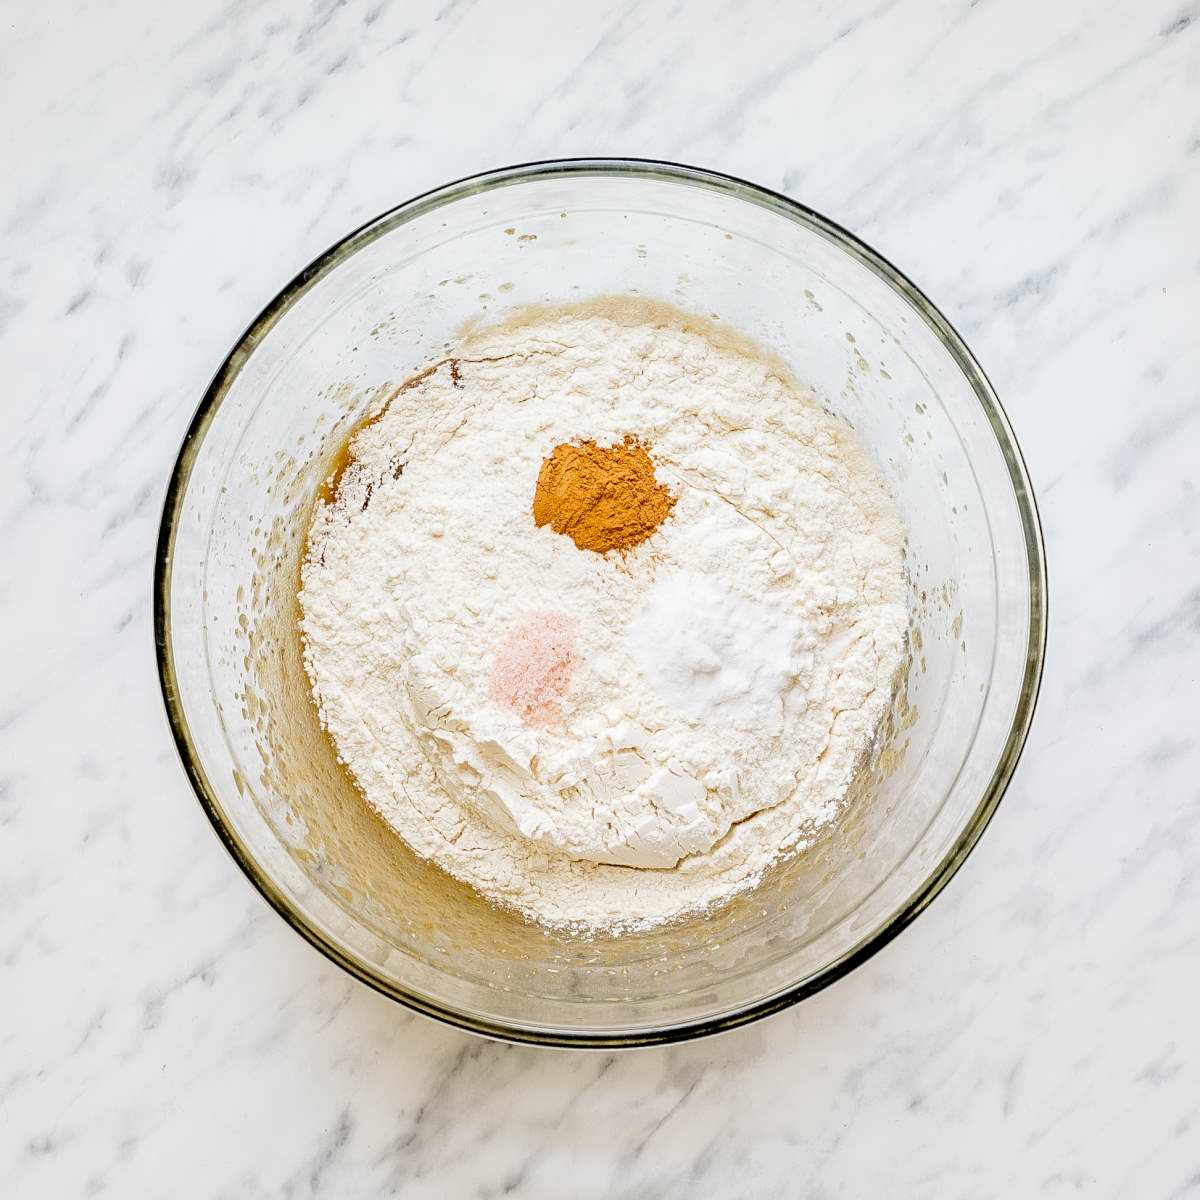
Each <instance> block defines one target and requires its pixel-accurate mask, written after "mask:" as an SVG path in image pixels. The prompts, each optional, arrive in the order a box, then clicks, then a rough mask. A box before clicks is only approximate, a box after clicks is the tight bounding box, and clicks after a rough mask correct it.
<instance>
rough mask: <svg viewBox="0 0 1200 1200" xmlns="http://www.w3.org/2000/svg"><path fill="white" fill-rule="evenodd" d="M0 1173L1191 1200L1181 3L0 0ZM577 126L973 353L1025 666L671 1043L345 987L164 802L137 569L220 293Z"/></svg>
mask: <svg viewBox="0 0 1200 1200" xmlns="http://www.w3.org/2000/svg"><path fill="white" fill-rule="evenodd" d="M0 101H2V104H3V109H2V111H3V113H4V121H3V125H2V127H0V144H3V147H4V156H3V168H4V169H3V174H2V176H0V228H2V229H3V237H2V238H0V366H2V373H0V380H2V383H3V391H4V398H3V401H2V402H0V446H2V447H3V463H4V469H3V471H0V534H2V537H3V547H4V549H3V553H2V554H0V612H2V613H3V617H4V620H3V626H2V633H0V639H2V640H0V645H2V646H3V653H2V659H0V661H2V663H3V671H2V674H0V897H2V909H0V913H2V916H0V961H2V963H3V975H2V977H0V1015H2V1017H3V1020H2V1022H0V1179H3V1181H4V1182H3V1187H2V1190H3V1193H4V1195H5V1196H13V1197H18V1196H19V1197H26V1196H29V1197H59V1196H62V1197H68V1196H85V1195H108V1196H119V1197H130V1196H162V1195H174V1196H187V1197H191V1196H197V1197H218V1196H221V1197H238V1198H251V1200H253V1198H256V1197H266V1196H288V1197H298V1198H299V1197H311V1196H319V1197H330V1198H332V1197H337V1198H346V1197H359V1196H363V1197H366V1196H382V1195H392V1196H405V1197H408V1196H413V1197H423V1196H478V1197H490V1196H499V1195H508V1196H513V1197H517V1198H519V1200H524V1198H529V1197H543V1196H572V1197H600V1196H616V1197H639V1198H641V1197H660V1196H661V1197H668V1196H671V1197H673V1196H688V1197H693V1196H720V1197H726V1196H739V1197H740V1196H754V1197H766V1196H788V1197H796V1196H799V1197H807V1198H811V1200H828V1198H834V1197H876V1196H887V1197H929V1196H938V1197H941V1196H972V1197H983V1196H1000V1197H1025V1196H1035V1195H1036V1196H1047V1197H1065V1196H1077V1195H1085V1196H1103V1197H1138V1198H1139V1200H1140V1198H1145V1197H1153V1198H1159V1197H1161V1198H1162V1200H1167V1198H1169V1197H1170V1198H1176V1200H1179V1198H1182V1197H1195V1196H1200V1021H1198V1020H1197V1018H1196V1010H1197V1000H1198V998H1200V783H1198V782H1197V781H1198V780H1200V741H1198V740H1197V732H1196V731H1197V713H1198V712H1200V495H1198V493H1197V468H1198V463H1200V7H1198V6H1197V5H1196V4H1195V3H1192V2H1189V0H1144V2H1140V3H1131V2H1130V0H1109V2H1108V3H1087V2H1085V0H1067V2H1064V3H1048V2H1047V0H1037V2H1034V0H1016V2H1009V0H984V2H982V3H979V2H975V3H968V2H967V0H848V2H841V0H839V2H828V3H826V2H821V3H804V4H795V3H782V2H781V3H776V4H771V3H760V2H758V0H738V2H736V3H728V4H716V3H710V2H708V0H704V2H701V3H689V4H687V5H686V6H685V5H684V4H682V3H659V2H657V0H652V2H647V3H633V2H631V0H613V2H594V3H593V2H589V3H582V4H569V5H568V4H563V5H537V4H534V3H532V2H531V0H530V2H520V3H518V2H516V0H510V2H509V3H489V2H484V0H444V2H440V3H437V4H427V3H420V2H417V0H413V2H411V3H401V2H400V0H390V2H389V0H374V2H372V3H367V4H359V3H356V2H353V0H340V2H327V0H314V2H312V3H303V2H291V0H271V2H265V3H256V2H252V0H232V2H231V3H230V2H218V0H191V2H190V3H188V4H163V3H160V2H151V0H119V2H113V3H88V2H86V0H64V2H62V3H58V4H52V3H42V4H33V3H25V4H21V3H18V2H16V0H13V2H11V3H9V4H8V5H7V6H6V7H5V8H4V11H3V14H2V15H0ZM589 153H622V154H632V155H642V156H657V157H665V158H671V159H677V160H682V161H685V162H694V163H697V164H700V165H710V166H714V167H717V168H719V169H723V170H726V171H729V172H732V173H735V174H739V175H743V176H745V177H747V178H750V179H753V180H757V181H759V182H761V183H764V184H767V185H769V186H771V187H774V188H779V189H782V190H784V191H786V192H789V193H790V194H792V195H795V196H797V197H799V198H801V199H803V200H804V201H806V202H807V203H809V204H810V205H812V206H814V207H816V208H818V209H820V210H822V211H824V212H826V213H828V214H830V215H831V216H833V217H835V218H837V219H839V220H841V221H842V222H843V223H845V224H847V225H848V226H849V227H850V228H852V229H853V230H855V231H856V232H858V233H859V234H860V235H862V236H863V237H865V238H866V239H867V240H868V241H870V242H871V243H872V244H874V245H875V246H877V247H878V248H879V249H881V250H882V251H883V252H884V253H885V254H886V255H887V256H889V257H890V258H891V259H893V261H895V262H896V263H898V264H899V265H900V266H901V267H902V268H904V269H905V270H907V271H908V272H909V273H910V274H911V275H912V277H913V278H915V279H916V280H917V281H918V282H920V283H921V284H922V285H923V286H924V287H925V288H926V289H927V290H928V292H929V293H930V294H931V295H932V296H933V297H934V298H935V300H936V301H937V302H938V303H939V304H940V305H941V306H942V307H943V308H944V310H945V311H946V312H947V313H948V314H949V316H950V317H951V319H952V320H953V321H955V322H956V323H957V324H958V326H959V328H960V329H961V330H962V331H963V333H964V334H965V335H966V337H967V339H968V341H969V342H970V343H971V344H972V346H973V347H974V348H975V350H976V352H977V353H978V355H979V357H980V358H981V360H982V361H983V363H984V365H985V367H986V368H987V370H988V371H989V372H990V374H991V376H992V378H993V380H994V382H995V383H996V386H997V388H998V389H999V391H1000V394H1001V396H1002V397H1003V399H1004V401H1005V403H1006V405H1007V407H1008V411H1009V413H1010V415H1011V417H1012V419H1013V423H1014V425H1015V426H1016V429H1017V433H1018V436H1019V437H1020V439H1021V442H1022V444H1023V446H1024V448H1025V451H1026V453H1027V456H1028V460H1029V464H1030V469H1031V471H1032V474H1033V477H1034V480H1035V483H1036V485H1037V487H1038V491H1039V497H1040V500H1041V503H1042V513H1043V518H1044V521H1045V526H1046V535H1047V541H1048V551H1049V561H1050V567H1051V585H1052V634H1051V640H1050V659H1049V667H1048V671H1047V675H1046V680H1045V686H1044V689H1043V696H1042V702H1041V708H1040V712H1039V715H1038V719H1037V721H1036V724H1035V728H1034V732H1033V736H1032V740H1031V742H1030V745H1029V748H1028V751H1027V753H1026V756H1025V759H1024V761H1023V763H1022V765H1021V768H1020V770H1019V772H1018V775H1017V779H1016V781H1015V783H1014V785H1013V787H1012V789H1011V791H1010V793H1009V795H1008V797H1007V799H1006V800H1005V802H1004V804H1003V805H1002V806H1001V808H1000V811H999V814H998V816H997V817H996V820H995V821H994V823H993V825H992V827H991V829H990V830H989V831H988V833H987V835H986V836H985V837H984V839H983V842H982V844H981V845H980V847H979V849H978V850H977V851H976V853H975V855H974V856H973V857H972V859H971V861H970V862H969V863H968V864H967V866H966V868H965V869H964V870H963V871H962V873H961V874H960V875H959V876H958V877H957V878H956V879H955V880H954V882H953V883H952V884H951V886H950V887H949V889H948V890H947V891H946V893H945V894H944V895H942V896H941V897H940V898H939V899H938V900H937V901H936V903H935V904H934V905H933V907H932V909H931V910H930V911H929V912H928V913H926V914H925V915H924V916H923V917H922V918H921V919H920V920H919V921H918V922H917V924H916V925H915V926H914V927H913V928H912V929H910V930H909V931H908V932H906V933H905V934H904V935H903V936H902V937H901V938H900V939H899V940H898V941H896V942H895V943H893V944H892V945H891V946H889V947H888V948H887V949H886V950H884V951H883V952H882V953H881V954H879V955H878V956H877V957H876V958H874V959H873V960H872V961H871V962H870V963H868V964H867V965H866V966H864V967H863V968H861V969H860V970H858V971H856V972H855V973H854V974H852V975H851V976H850V977H849V978H847V979H845V980H844V981H842V982H841V983H839V984H837V985H836V986H834V987H833V988H831V989H829V990H827V991H826V992H824V993H822V994H821V995H819V996H818V997H816V998H815V999H813V1000H810V1001H809V1002H807V1003H805V1004H803V1005H801V1006H800V1007H798V1008H795V1009H793V1010H791V1011H789V1012H786V1013H784V1014H782V1015H780V1016H778V1017H776V1018H774V1019H772V1020H770V1021H768V1022H766V1023H763V1024H759V1025H757V1026H754V1027H751V1028H747V1029H745V1030H742V1031H740V1032H737V1033H734V1034H731V1035H728V1036H726V1037H724V1038H721V1039H717V1040H715V1041H709V1042H701V1043H694V1044H689V1045H685V1046H682V1047H678V1048H674V1049H667V1050H652V1051H643V1052H636V1053H630V1054H626V1055H618V1056H608V1055H583V1054H567V1053H558V1052H542V1051H537V1050H532V1049H518V1048H511V1047H505V1046H499V1045H492V1044H488V1043H485V1042H482V1041H479V1040H475V1039H473V1038H470V1037H468V1036H466V1035H464V1034H460V1033H457V1032H454V1031H452V1030H449V1029H445V1028H442V1027H440V1026H437V1025H435V1024H433V1023H431V1022H429V1021H427V1020H424V1019H422V1018H418V1017H415V1016H411V1015H408V1014H406V1013H405V1012H404V1011H403V1010H401V1009H399V1008H397V1007H395V1006H393V1005H392V1004H390V1003H389V1002H388V1001H386V1000H383V999H381V998H380V997H378V996H376V995H374V994H372V993H371V992H369V991H368V990H367V989H365V988H363V987H361V986H360V985H358V984H356V983H353V982H351V981H350V980H349V979H348V978H347V977H346V976H344V975H342V974H341V973H340V972H339V971H338V970H337V969H336V968H334V967H333V966H331V965H329V964H328V963H327V962H326V961H325V960H324V959H323V958H321V957H320V956H319V955H318V954H317V953H316V952H315V951H314V950H312V949H310V948H309V947H308V946H307V945H305V944H304V943H303V942H301V940H300V939H299V938H298V937H296V936H295V935H294V934H293V933H292V932H291V931H289V930H288V929H287V928H286V927H285V926H284V924H283V923H282V922H281V921H280V920H279V919H278V918H276V917H275V916H274V915H273V914H272V913H270V912H269V911H268V910H267V908H266V906H265V905H264V904H263V902H262V901H261V900H260V899H259V897H258V895H257V894H256V893H254V892H253V891H252V889H251V888H250V886H249V885H248V884H247V883H246V882H245V881H244V880H243V878H242V877H241V875H240V874H239V873H238V871H237V870H236V868H235V867H234V865H233V864H232V862H231V861H230V860H229V859H228V858H227V857H226V855H225V854H224V853H223V852H222V850H221V849H220V847H219V845H218V843H217V842H216V840H215V839H214V837H213V836H212V833H211V831H210V829H209V827H208V825H207V823H206V821H205V819H204V818H203V816H202V815H201V812H200V810H199V808H198V806H197V805H196V803H195V802H194V800H193V799H192V796H191V794H190V792H189V790H188V787H187V784H186V783H185V781H184V778H183V775H182V772H181V770H180V768H179V766H178V763H177V762H176V758H175V752H174V750H173V749H172V746H171V744H170V741H169V738H168V734H167V729H166V724H165V720H164V718H163V715H162V710H161V703H160V700H159V697H158V689H157V681H156V678H155V671H154V658H153V651H152V645H151V633H150V604H149V597H150V567H151V556H152V547H153V542H154V537H155V532H156V524H157V520H158V512H159V506H160V503H161V499H162V495H163V489H164V485H165V481H166V477H167V472H168V470H169V468H170V464H171V461H172V459H173V456H174V453H175V450H176V447H177V444H178V441H179V438H180V436H181V435H182V432H183V430H184V428H185V426H186V424H187V421H188V419H189V416H190V415H191V412H192V409H193V408H194V406H195V404H196V402H197V400H198V398H199V395H200V393H201V390H202V389H203V387H204V385H205V383H206V382H207V379H208V376H209V374H210V373H211V371H212V370H213V368H214V366H215V365H216V364H217V363H218V361H219V360H220V358H221V357H222V355H223V354H224V352H225V350H226V349H227V348H228V346H229V345H230V344H231V342H232V341H233V339H234V338H235V336H236V335H237V334H238V333H239V331H240V330H241V329H242V327H243V326H244V325H245V323H246V322H247V321H248V319H249V318H250V317H251V316H252V315H253V314H254V313H255V312H256V311H257V310H258V308H259V307H260V306H261V305H262V304H263V303H264V302H265V301H266V300H267V299H268V298H269V297H270V296H271V295H272V294H273V293H274V292H275V290H276V289H277V287H278V286H280V285H281V284H282V283H283V282H284V281H285V280H286V279H287V278H288V277H290V275H291V274H292V273H293V272H294V271H295V270H296V268H297V267H298V266H299V265H300V264H302V263H304V262H306V261H307V260H308V259H310V258H311V257H312V256H313V255H314V254H316V253H317V252H318V251H320V250H321V249H323V248H324V247H325V246H326V245H327V244H329V243H330V242H331V241H333V240H335V239H336V238H337V237H338V236H339V235H341V234H342V233H343V232H344V231H346V230H347V229H349V228H350V227H352V226H354V225H355V224H357V223H359V222H360V221H362V220H364V219H365V218H367V217H369V216H371V215H373V214H374V213H376V212H377V211H379V210H381V209H384V208H386V207H388V206H390V205H392V204H393V203H395V202H397V201H399V200H401V199H403V198H405V197H407V196H409V195H412V194H413V193H416V192H419V191H421V190H423V189H425V188H428V187H430V186H432V185H434V184H436V183H439V182H441V181H443V180H446V179H449V178H453V177H456V176H460V175H463V174H467V173H470V172H473V171H476V170H481V169H484V168H487V167H490V166H495V165H500V164H504V163H508V162H513V161H520V160H528V159H535V158H544V157H555V156H567V155H578V154H589Z"/></svg>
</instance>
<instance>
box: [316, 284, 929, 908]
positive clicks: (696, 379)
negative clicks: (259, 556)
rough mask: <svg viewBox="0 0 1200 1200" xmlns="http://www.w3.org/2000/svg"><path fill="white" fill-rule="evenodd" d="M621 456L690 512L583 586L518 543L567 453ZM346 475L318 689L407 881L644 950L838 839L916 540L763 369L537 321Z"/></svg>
mask: <svg viewBox="0 0 1200 1200" xmlns="http://www.w3.org/2000/svg"><path fill="white" fill-rule="evenodd" d="M627 435H633V436H634V437H636V438H638V439H641V441H642V443H643V444H645V445H646V446H648V447H649V448H650V452H651V455H652V458H653V460H654V462H655V464H656V471H657V475H658V478H659V479H660V481H661V482H663V483H664V484H666V485H667V486H668V487H669V488H670V489H671V490H672V492H673V493H674V495H675V497H676V503H675V506H674V508H673V510H672V511H671V514H670V516H669V517H668V518H667V520H666V521H665V522H664V524H663V525H662V526H661V527H660V528H659V529H658V530H657V532H655V533H654V534H653V536H652V537H651V538H650V539H649V540H648V541H646V542H644V543H643V544H642V545H640V546H637V547H636V548H634V549H632V550H630V551H628V552H626V553H624V554H618V553H610V554H607V555H600V554H596V553H593V552H591V551H586V550H580V549H578V548H577V547H576V545H575V544H574V542H573V541H572V540H571V539H570V538H569V537H566V536H563V535H561V534H558V533H555V532H553V530H552V529H551V528H550V527H549V526H543V527H540V528H539V527H537V526H536V525H535V524H534V521H533V518H532V515H531V504H532V499H533V494H534V486H535V483H536V480H537V477H538V472H539V469H540V467H541V465H542V462H543V460H544V459H545V458H546V457H547V456H548V455H549V454H550V453H551V451H552V450H553V449H554V447H555V446H557V445H560V444H562V443H568V442H571V443H578V442H580V441H583V440H589V441H592V442H595V443H596V444H597V445H601V446H608V445H614V444H616V443H618V442H621V441H622V440H623V439H624V438H625V437H626V436H627ZM351 450H352V461H351V463H350V465H349V467H348V468H347V469H346V471H345V472H344V474H343V476H342V478H341V480H340V482H339V485H338V489H337V495H336V498H335V500H334V501H333V502H332V503H324V502H321V503H319V504H318V506H317V510H316V513H315V515H314V519H313V525H312V529H311V532H310V542H309V555H308V558H307V559H306V562H305V564H304V568H303V574H302V588H301V594H300V601H301V608H302V614H303V615H302V622H301V626H302V632H303V636H304V641H305V661H306V665H307V667H308V671H309V674H310V677H311V679H312V683H313V691H314V695H315V698H316V701H317V704H318V707H319V710H320V713H321V718H322V721H323V722H324V724H325V726H326V728H327V729H328V731H329V734H330V736H331V738H332V740H333V742H334V744H335V746H336V748H337V751H338V753H339V755H340V756H341V758H342V759H343V761H344V762H345V763H346V765H347V766H348V768H349V769H350V771H351V773H352V774H353V775H354V777H355V779H356V780H357V782H358V784H359V786H360V787H361V789H362V791H363V794H364V795H365V797H366V799H367V801H368V802H369V803H370V804H372V805H373V806H374V807H375V808H376V809H378V811H379V812H380V813H381V814H382V815H383V817H384V818H385V819H386V820H387V821H388V822H389V823H390V824H391V825H392V827H393V828H394V829H395V830H396V831H397V832H398V833H399V834H400V836H401V837H403V838H404V839H405V841H407V842H408V843H409V845H411V846H412V847H413V849H414V850H416V851H417V853H419V854H422V855H424V856H426V857H428V858H430V859H432V860H433V861H434V862H436V863H437V864H439V865H440V866H441V867H442V868H444V869H445V870H446V871H448V872H450V873H451V874H452V875H455V876H457V877H458V878H460V879H462V880H465V881H466V882H467V883H469V884H471V885H473V886H474V887H475V888H477V889H478V890H479V891H480V892H482V893H483V894H484V895H485V896H487V897H489V898H491V899H493V900H495V901H497V902H500V903H502V904H506V905H509V906H511V907H513V908H516V909H517V910H519V911H520V912H521V913H523V914H525V915H526V916H528V917H531V918H533V919H536V920H539V921H542V922H545V923H547V924H551V925H570V926H574V927H577V928H580V929H583V930H589V929H591V930H596V929H621V928H640V927H647V926H650V925H653V924H656V923H658V922H662V921H666V920H670V919H672V918H675V917H677V916H680V915H682V914H685V913H690V912H694V911H698V910H703V909H706V908H709V907H711V906H713V905H714V904H717V903H720V902H721V901H723V900H725V899H727V898H728V897H730V896H731V895H733V894H734V893H735V892H738V891H741V890H744V889H746V888H749V887H752V886H753V885H754V884H755V883H757V882H758V880H759V879H760V878H761V876H762V873H763V871H764V870H765V869H766V868H767V867H768V866H769V865H770V864H771V863H772V862H774V861H775V860H776V859H778V858H779V857H780V856H781V855H782V854H784V853H787V852H789V851H795V850H796V849H798V848H801V847H803V846H805V845H807V844H809V843H810V842H811V841H812V840H813V838H814V837H815V835H816V834H817V832H818V831H819V830H820V828H821V827H822V826H824V825H826V824H827V823H828V822H830V821H831V820H833V819H834V818H835V817H836V816H837V815H838V813H839V812H840V811H841V808H842V807H843V806H844V801H845V796H846V792H847V788H848V786H849V784H850V782H851V779H852V778H853V776H854V773H855V771H856V770H857V769H858V767H859V766H860V764H861V762H862V760H863V757H864V755H865V754H866V753H867V752H868V751H869V750H870V748H871V746H872V744H873V741H874V739H875V737H876V734H877V731H878V729H879V726H880V723H881V721H882V719H883V716H884V714H885V713H886V711H887V708H888V706H889V704H890V701H891V699H892V694H893V690H894V687H895V684H896V680H897V676H898V672H899V670H900V667H901V664H902V661H903V657H904V652H905V639H906V629H907V612H906V606H905V596H906V585H905V575H904V568H903V554H902V541H903V531H902V528H901V525H900V522H899V519H898V516H897V514H896V511H895V508H894V506H893V504H892V502H891V500H890V498H889V497H888V495H887V493H886V491H885V489H884V487H883V484H882V481H881V479H880V477H879V474H878V471H877V470H876V468H875V466H874V464H873V463H872V462H871V460H870V459H869V457H868V456H867V454H866V453H865V452H864V450H863V449H862V447H861V446H860V445H859V443H858V441H857V439H856V438H855V436H854V435H853V433H852V431H851V430H850V429H849V428H848V427H847V426H845V425H844V424H842V423H840V422H838V421H837V420H835V419H834V418H832V417H830V416H829V415H828V414H826V413H825V412H823V411H822V410H821V409H820V408H819V407H818V406H817V405H816V403H815V402H814V401H813V399H812V397H811V396H809V395H807V394H806V393H804V392H802V391H800V390H799V389H798V388H797V387H796V386H795V384H793V383H792V382H791V381H790V380H788V379H787V378H786V377H785V374H784V372H783V371H782V370H781V369H780V368H779V367H778V366H777V365H776V364H774V363H772V362H771V361H770V360H769V359H767V358H766V357H765V356H763V355H761V354H758V353H755V352H754V351H753V349H752V348H748V347H747V346H746V345H743V344H741V343H739V342H735V341H734V339H732V338H730V337H726V336H722V335H719V334H716V333H715V332H714V331H713V329H712V328H711V327H705V326H702V325H700V324H699V323H697V322H694V321H691V320H690V319H689V318H686V317H685V316H684V315H683V314H680V313H677V312H675V311H674V310H670V309H667V308H665V307H663V306H657V305H649V304H646V303H644V302H638V301H633V300H629V301H624V302H613V301H607V302H597V303H595V304H593V305H586V306H578V307H576V308H571V309H562V310H558V311H555V312H541V313H532V314H528V315H526V316H525V317H524V318H523V319H521V320H516V321H512V322H509V323H508V324H506V325H504V326H501V327H498V328H495V329H493V330H490V331H484V332H482V333H477V334H475V335H473V336H472V337H470V338H469V339H468V340H467V341H465V342H464V343H463V345H462V346H461V347H460V348H459V349H458V351H457V352H456V354H455V356H454V357H453V358H452V359H448V360H446V362H445V363H443V364H442V365H441V366H439V367H436V368H435V369H432V370H430V371H429V372H427V373H426V374H424V375H423V376H422V377H420V378H419V379H418V380H416V381H410V384H409V385H407V386H406V387H404V388H403V389H401V390H400V391H399V392H398V393H397V394H396V395H395V397H394V398H393V399H392V400H391V402H390V403H389V405H388V406H387V408H386V409H385V411H384V412H383V414H382V416H380V417H379V419H377V420H375V421H374V422H372V423H371V424H369V425H367V426H366V427H364V428H363V429H362V430H361V431H360V432H359V433H358V434H357V435H356V436H355V438H354V441H353V443H352V447H351ZM535 668H536V669H535Z"/></svg>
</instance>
